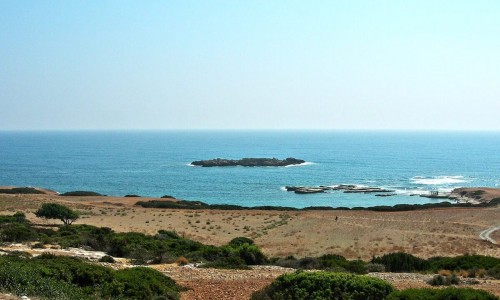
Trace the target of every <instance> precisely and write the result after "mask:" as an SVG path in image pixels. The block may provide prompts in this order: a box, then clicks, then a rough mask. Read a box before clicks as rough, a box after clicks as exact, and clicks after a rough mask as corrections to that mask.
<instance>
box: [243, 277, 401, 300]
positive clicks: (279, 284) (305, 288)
mask: <svg viewBox="0 0 500 300" xmlns="http://www.w3.org/2000/svg"><path fill="white" fill-rule="evenodd" d="M392 291H393V287H392V286H391V285H390V284H389V283H387V282H385V281H383V280H382V279H378V278H373V277H368V276H361V275H353V274H345V273H332V272H324V271H321V272H301V271H299V272H295V273H293V274H285V275H282V276H280V277H278V278H277V279H276V280H275V281H274V282H272V283H271V284H270V285H269V286H267V287H265V288H264V289H263V290H261V291H258V292H255V293H254V294H253V295H252V298H251V299H252V300H264V299H266V300H267V299H304V300H305V299H371V300H378V299H380V300H382V299H386V297H387V295H389V294H390V293H391V292H392Z"/></svg>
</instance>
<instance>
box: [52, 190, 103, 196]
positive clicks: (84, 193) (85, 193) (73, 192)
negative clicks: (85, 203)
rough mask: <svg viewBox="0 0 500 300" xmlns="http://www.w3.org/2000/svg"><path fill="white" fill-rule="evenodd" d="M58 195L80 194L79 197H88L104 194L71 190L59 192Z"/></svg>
mask: <svg viewBox="0 0 500 300" xmlns="http://www.w3.org/2000/svg"><path fill="white" fill-rule="evenodd" d="M59 196H80V197H89V196H104V195H101V194H99V193H96V192H91V191H72V192H66V193H63V194H60V195H59Z"/></svg>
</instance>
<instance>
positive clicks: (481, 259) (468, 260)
mask: <svg viewBox="0 0 500 300" xmlns="http://www.w3.org/2000/svg"><path fill="white" fill-rule="evenodd" d="M428 261H429V264H430V266H429V267H430V269H432V270H434V271H437V270H441V269H446V270H452V271H453V270H454V271H458V270H472V269H474V268H476V269H486V270H487V269H492V268H494V267H495V266H499V265H500V258H495V257H491V256H483V255H468V254H466V255H460V256H456V257H432V258H429V259H428Z"/></svg>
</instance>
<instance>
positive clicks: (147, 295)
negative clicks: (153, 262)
mask: <svg viewBox="0 0 500 300" xmlns="http://www.w3.org/2000/svg"><path fill="white" fill-rule="evenodd" d="M0 289H2V290H6V291H9V292H12V293H14V294H16V295H28V296H34V297H37V298H42V299H89V300H90V299H155V298H156V299H160V298H161V299H178V298H179V290H180V289H179V287H178V286H177V285H176V284H175V282H174V281H173V280H172V279H170V278H168V277H166V276H164V275H163V274H161V273H160V272H158V271H156V270H153V269H148V268H130V269H125V270H120V271H114V270H113V269H111V268H108V267H103V266H98V265H94V264H91V263H89V262H86V261H83V260H80V259H77V258H72V257H60V256H54V255H52V254H42V255H40V256H39V257H36V258H32V259H29V258H23V257H16V256H2V257H0Z"/></svg>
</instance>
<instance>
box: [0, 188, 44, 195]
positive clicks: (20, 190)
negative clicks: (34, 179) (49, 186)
mask: <svg viewBox="0 0 500 300" xmlns="http://www.w3.org/2000/svg"><path fill="white" fill-rule="evenodd" d="M0 194H45V192H42V191H39V190H37V189H35V188H32V187H19V188H10V189H0Z"/></svg>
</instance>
